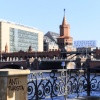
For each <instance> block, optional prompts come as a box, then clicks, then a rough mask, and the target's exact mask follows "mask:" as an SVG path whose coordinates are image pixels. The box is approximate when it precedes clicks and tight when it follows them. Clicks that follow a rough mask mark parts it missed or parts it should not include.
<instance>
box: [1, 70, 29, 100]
mask: <svg viewBox="0 0 100 100" xmlns="http://www.w3.org/2000/svg"><path fill="white" fill-rule="evenodd" d="M29 73H30V71H29V70H16V69H0V100H27V75H28V74H29Z"/></svg>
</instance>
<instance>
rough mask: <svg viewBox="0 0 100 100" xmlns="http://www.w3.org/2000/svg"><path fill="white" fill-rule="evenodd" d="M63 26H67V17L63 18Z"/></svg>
mask: <svg viewBox="0 0 100 100" xmlns="http://www.w3.org/2000/svg"><path fill="white" fill-rule="evenodd" d="M62 25H67V21H66V17H65V16H64V18H63V21H62Z"/></svg>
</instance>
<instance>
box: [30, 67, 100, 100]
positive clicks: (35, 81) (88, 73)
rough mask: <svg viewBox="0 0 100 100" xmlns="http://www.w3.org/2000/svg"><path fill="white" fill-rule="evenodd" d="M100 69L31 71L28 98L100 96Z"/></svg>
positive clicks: (33, 99)
mask: <svg viewBox="0 0 100 100" xmlns="http://www.w3.org/2000/svg"><path fill="white" fill-rule="evenodd" d="M99 72H100V70H99V69H89V68H87V69H82V70H80V69H69V70H66V69H61V70H38V71H31V73H30V75H29V76H28V100H42V99H43V100H45V99H46V98H51V99H52V100H53V99H54V98H55V97H58V96H63V97H64V98H65V100H66V98H75V97H80V96H90V95H95V94H96V96H100V94H99V92H100V73H99Z"/></svg>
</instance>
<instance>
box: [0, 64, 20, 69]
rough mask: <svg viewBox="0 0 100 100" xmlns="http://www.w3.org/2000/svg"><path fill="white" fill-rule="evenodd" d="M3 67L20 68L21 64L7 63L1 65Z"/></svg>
mask: <svg viewBox="0 0 100 100" xmlns="http://www.w3.org/2000/svg"><path fill="white" fill-rule="evenodd" d="M5 68H8V69H20V68H21V65H17V64H7V65H4V66H2V69H5Z"/></svg>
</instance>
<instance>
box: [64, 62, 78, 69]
mask: <svg viewBox="0 0 100 100" xmlns="http://www.w3.org/2000/svg"><path fill="white" fill-rule="evenodd" d="M66 68H67V69H76V64H75V62H69V63H67V65H66Z"/></svg>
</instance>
